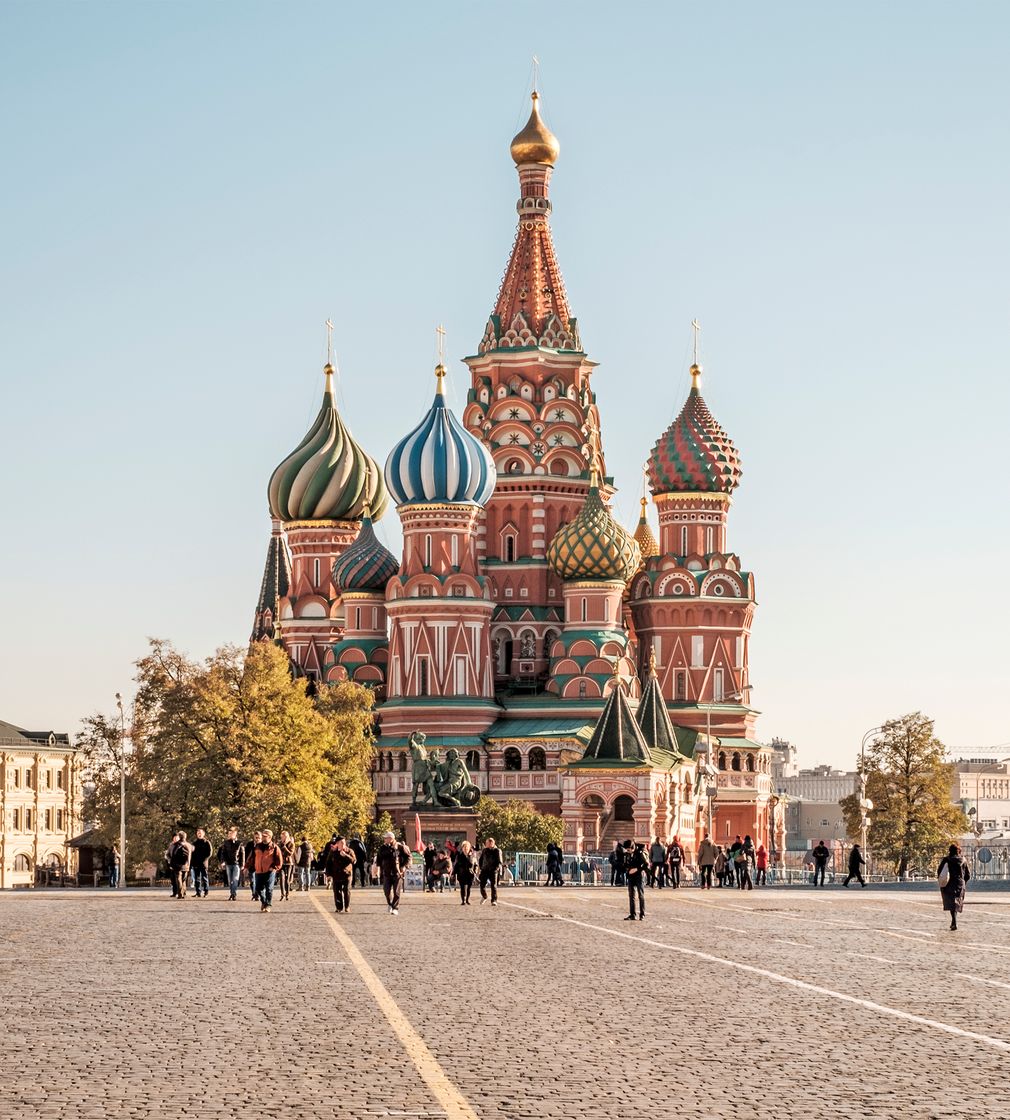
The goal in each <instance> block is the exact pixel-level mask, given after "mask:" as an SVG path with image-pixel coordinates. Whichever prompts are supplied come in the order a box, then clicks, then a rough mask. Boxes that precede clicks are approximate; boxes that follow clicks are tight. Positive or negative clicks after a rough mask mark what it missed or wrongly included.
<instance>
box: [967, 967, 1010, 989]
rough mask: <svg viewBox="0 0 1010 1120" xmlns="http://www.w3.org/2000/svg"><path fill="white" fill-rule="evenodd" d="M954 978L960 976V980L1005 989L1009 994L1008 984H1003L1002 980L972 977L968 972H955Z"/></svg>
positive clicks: (1009, 985) (1009, 986) (1009, 987)
mask: <svg viewBox="0 0 1010 1120" xmlns="http://www.w3.org/2000/svg"><path fill="white" fill-rule="evenodd" d="M954 975H955V976H960V978H961V979H962V980H974V981H975V982H976V983H978V984H991V985H992V986H993V987H994V988H1006V990H1007V991H1008V992H1010V984H1004V983H1003V981H1002V980H987V979H986V978H985V977H984V976H972V975H971V973H969V972H955V973H954Z"/></svg>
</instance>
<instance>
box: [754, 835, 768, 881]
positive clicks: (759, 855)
mask: <svg viewBox="0 0 1010 1120" xmlns="http://www.w3.org/2000/svg"><path fill="white" fill-rule="evenodd" d="M754 886H756V887H767V886H768V850H767V849H766V848H765V846H764V844H758V849H757V851H756V852H755V853H754Z"/></svg>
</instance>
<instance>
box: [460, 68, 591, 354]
mask: <svg viewBox="0 0 1010 1120" xmlns="http://www.w3.org/2000/svg"><path fill="white" fill-rule="evenodd" d="M531 97H532V102H533V107H532V109H531V111H530V117H529V120H528V121H527V122H526V124H525V126H524V127H523V128H522V129H521V131H519V132H518V133H517V134H516V135H515V137H513V139H512V144H511V147H510V149H509V150H510V152H511V154H512V159H513V161H514V162H515V165H516V168H517V170H518V171H519V201H518V202H517V203H516V210H517V211H518V213H519V228H518V229H517V231H516V239H515V243H514V244H513V246H512V255H511V257H510V258H509V262H508V265H507V266H506V268H505V276H504V277H503V279H502V284H501V289H500V291H499V292H498V299H497V301H496V302H495V308H494V311H493V313H492V315H491V318H490V319H489V320H488V325H487V329H486V330H485V332H484V337H483V338H482V339H481V343H480V347H479V348H478V353H480V354H486V353H488V351H491V350H537V349H542V350H567V351H574V352H576V353H581V351H582V344H581V342H580V341H579V332H578V325H577V323H576V321H575V319H574V318H573V317H572V313H571V310H570V308H569V306H568V296H567V294H566V292H565V284H564V281H563V280H562V278H561V269H560V267H559V265H558V260H557V257H556V256H555V253H554V244H553V242H552V240H551V227H550V215H551V200H550V197H549V190H548V188H549V185H550V181H551V174H552V172H553V170H554V165H555V163H556V162H557V159H558V153H559V152H560V150H561V146H560V144H559V143H558V138H557V137H556V136H555V135H554V133H553V132H551V130H550V129H549V128H548V127H547V125H546V124H545V123H544V121H543V118H542V117H541V115H540V94H539V93H538V91H537V90H536V88H534V90H533V92H532V95H531Z"/></svg>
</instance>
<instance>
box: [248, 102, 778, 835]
mask: <svg viewBox="0 0 1010 1120" xmlns="http://www.w3.org/2000/svg"><path fill="white" fill-rule="evenodd" d="M558 154H559V145H558V141H557V139H556V138H555V137H554V135H553V134H552V133H551V131H550V130H549V129H548V128H547V126H546V124H545V123H544V121H543V119H542V117H541V115H540V107H539V98H538V95H537V94H536V93H535V92H534V94H533V105H532V110H531V114H530V118H529V121H528V122H527V124H526V126H525V127H524V128H523V129H522V131H521V132H520V133H519V134H518V135H517V136H516V137H515V138H514V139H513V141H512V145H511V155H512V158H513V161H514V163H515V166H516V170H517V173H518V180H519V199H518V201H517V203H516V210H517V214H518V223H517V227H516V234H515V240H514V242H513V246H512V251H511V253H510V255H509V259H508V263H507V265H506V268H505V273H504V278H503V280H502V283H501V287H500V289H499V292H498V296H497V298H496V300H495V302H494V306H493V310H492V312H491V315H490V316H489V318H488V320H487V322H486V324H485V326H484V329H483V333H482V334H481V336H480V341H479V343H478V345H477V349H476V353H475V354H473V355H471V356H469V357H466V358H464V359H463V361H464V363H465V364H466V366H467V369H468V373H469V381H470V385H469V390H468V394H467V401H466V404H465V406H464V408H463V411H462V415H461V416H460V417H457V416H455V415H454V414H453V412H452V410H451V409H450V408H449V407H448V404H447V402H446V398H445V393H444V378H445V369H444V367H443V366H442V365H441V364H440V365H439V366H438V367H437V369H436V370H435V392H434V397H433V399H432V402H431V404H430V406H429V408H428V410H427V411H426V412H424V414H423V415H422V417H421V419H420V421H419V422H418V423H416V424H415V425H414V427H413V428H411V429H410V430H409V431H408V432H407V434H406V435H405V436H403V437H402V439H400V440H398V441H397V442H396V443H395V445H394V446H393V448H392V450H391V451H390V453H389V455H388V457H387V459H386V462H385V467H384V468H380V466H379V463H378V462H377V460H375V459H374V458H372V457H371V456H370V455H369V454H368V453H367V452H366V451H364V450H363V449H362V448H361V447H360V446H359V445H358V444H357V443H356V442H355V440H354V439H353V437H352V436H351V434H350V431H349V429H348V428H347V426H346V424H345V423H344V421H343V419H342V418H341V417H340V416H339V414H338V412H337V409H336V405H335V402H334V397H333V387H332V369H331V368H330V367H329V366H327V367H326V368H325V370H324V387H323V401H322V405H321V409H320V412H319V415H318V416H317V418H316V421H315V423H314V424H313V426H312V428H311V429H310V431H309V432H308V434H307V435H306V436H305V437H304V439H302V441H301V442H300V443H299V444H298V446H297V447H296V448H295V450H294V451H293V452H292V453H291V454H290V455H288V456H287V457H286V458H285V459H284V460H282V462H281V463H280V465H279V466H278V467H277V469H276V470H275V471H274V473H273V476H272V477H271V479H270V483H269V487H268V502H269V508H270V515H271V518H272V522H273V530H272V534H271V539H270V545H269V549H268V556H267V564H266V570H265V573H264V579H263V585H262V590H261V594H260V599H259V602H258V604H257V609H256V618H255V624H254V629H253V638H254V639H261V640H279V641H281V642H282V643H283V644H284V646H285V648H286V649H287V651H288V653H289V655H290V657H291V659H292V662H293V665H294V666H295V668H296V671H297V672H300V673H304V674H305V675H307V676H309V677H312V678H314V679H316V680H318V681H321V682H332V681H337V680H343V679H350V680H355V681H359V682H361V683H363V684H366V685H368V686H369V687H371V688H374V689H375V690H376V692H377V696H378V698H379V701H380V702H379V705H378V709H377V748H376V754H375V765H374V773H373V781H374V788H375V792H376V800H377V805H378V807H379V808H380V809H388V810H389V811H390V812H391V813H392V814H393V815H394V816H396V817H399V818H403V817H404V816H405V815H406V814H407V813H408V812H409V806H410V795H411V775H410V759H409V757H408V753H407V744H408V737H409V735H410V732H411V731H412V730H414V729H415V728H417V729H420V730H422V731H424V732H425V733H426V735H427V745H428V746H429V747H430V748H436V749H439V750H442V751H445V750H448V749H450V748H454V749H456V750H458V751H459V752H460V753H461V754H462V755H464V757H465V758H466V760H467V764H468V767H469V769H470V771H471V774H472V776H473V778H474V781H475V782H476V784H477V785H478V786H479V787H480V789H481V791H482V792H483V793H484V794H486V795H488V796H491V797H496V798H507V797H516V796H519V797H522V798H524V799H526V800H529V801H531V802H533V803H534V804H535V805H537V806H538V807H539V808H540V809H542V810H543V811H545V812H550V813H555V814H560V815H562V816H563V817H564V820H565V828H566V833H565V846H566V848H567V849H568V850H569V851H572V852H575V851H587V850H590V849H605V848H607V847H608V846H610V845H611V844H612V842H613V840H614V839H615V838H622V837H623V836H624V835H625V834H627V833H629V830H631V829H634V830H635V831H636V833H640V834H642V835H644V834H645V833H646V832H648V833H650V834H652V835H662V836H663V837H664V839H666V838H668V837H671V836H673V835H677V836H679V837H680V838H681V840H682V841H683V842H684V843H685V845H686V846H687V847H688V849H689V850H693V849H694V847H695V845H696V843H697V841H698V839H700V836H701V833H702V832H703V831H704V830H705V829H707V828H711V830H712V831H713V832H714V833H715V835H716V836H717V837H718V838H719V839H720V840H722V839H724V838H725V837H726V836H730V837H732V835H735V834H736V833H737V832H739V833H740V834H745V833H750V834H751V835H752V836H756V837H758V838H760V839H762V840H764V842H765V843H766V844H767V843H768V842H769V815H768V814H769V798H770V796H771V792H772V784H771V778H770V759H769V753H768V750H767V748H765V747H763V746H762V745H761V744H760V743H759V742H758V741H757V740H756V739H755V738H754V721H755V718H756V714H757V713H756V712H755V711H754V709H753V708H752V707H751V706H750V681H749V676H748V663H749V649H750V633H751V625H752V622H753V616H754V608H755V586H754V577H753V575H752V574H751V573H750V572H748V571H747V570H746V569H745V568H744V566H743V564H742V562H741V560H740V558H739V556H738V555H737V554H736V553H734V552H733V551H732V549H731V547H730V543H729V539H728V522H729V512H730V508H731V505H732V498H733V492H734V491H735V489H736V487H737V485H738V484H739V481H740V476H741V470H740V460H739V456H738V454H737V451H736V448H735V447H734V445H733V443H732V442H731V441H730V439H729V437H728V436H727V435H726V433H725V432H724V431H723V429H722V428H721V427H720V426H719V424H718V423H717V422H716V420H715V418H714V417H713V415H712V413H711V412H710V410H709V408H708V406H707V404H706V402H705V400H704V398H703V397H702V395H701V369H700V367H699V366H698V365H697V364H695V365H694V366H693V367H692V370H691V375H692V387H691V390H690V394H689V396H688V399H687V401H686V402H685V403H684V406H683V408H682V410H681V412H680V414H679V415H678V417H677V418H676V420H675V421H674V422H673V424H671V425H670V427H669V428H668V429H667V430H666V431H665V432H662V433H660V434H659V436H658V438H657V439H656V441H655V445H654V447H653V449H652V452H651V454H650V455H649V461H648V482H649V488H650V491H651V496H652V499H653V502H654V503H655V506H656V511H657V515H658V528H659V532H658V539H657V537H656V535H655V534H653V532H652V529H651V528H650V526H649V519H648V510H647V505H648V502H647V500H646V499H645V498H643V500H642V510H641V517H640V519H639V523H638V525H637V527H636V528H635V529H634V531H633V532H631V531H629V530H627V529H625V528H624V527H623V526H622V525H620V524H619V523H618V522H617V520H616V519H615V518H614V516H613V513H612V511H611V509H610V506H609V501H610V498H611V496H612V494H613V493H614V479H613V477H612V476H610V475H609V474H608V473H607V466H606V459H605V455H604V449H603V448H604V441H603V430H602V420H601V416H600V412H599V409H598V407H597V399H596V393H595V391H594V389H593V386H592V379H593V376H594V370H595V367H596V363H594V362H593V361H592V360H591V359H590V358H589V356H588V355H587V354H586V352H585V351H584V350H583V348H582V342H581V336H580V330H579V325H578V321H577V319H576V317H575V316H574V314H573V312H572V309H571V306H570V303H569V298H568V294H567V292H566V289H565V285H564V282H563V280H562V276H561V270H560V267H559V265H558V261H557V257H556V254H555V251H554V246H553V241H552V235H551V217H552V203H551V197H550V183H551V177H552V175H553V173H554V168H555V165H556V163H557V159H558ZM387 411H388V409H387ZM643 452H644V449H643ZM390 507H393V508H395V511H396V515H397V517H398V518H399V520H400V523H401V526H402V529H403V551H402V555H401V556H400V557H395V556H393V555H392V554H391V553H390V552H389V551H388V550H387V549H386V548H385V547H384V546H383V545H382V544H381V543H380V541H379V540H378V538H377V537H376V535H375V532H374V523H375V522H376V521H377V520H378V519H379V518H381V517H382V516H383V515H384V514H385V513H386V512H387V511H388V510H389V508H390ZM629 721H630V722H629ZM604 725H606V726H608V727H610V728H611V731H612V730H613V728H618V729H621V734H620V736H619V741H620V742H622V743H623V742H627V743H629V744H632V745H630V746H629V751H630V752H631V753H630V754H629V755H628V756H627V757H625V756H623V755H621V753H620V751H618V752H617V755H615V754H614V750H615V749H616V748H615V747H614V744H613V742H612V741H611V736H610V734H609V733H607V734H605V733H604V731H603V730H601V728H602V727H604ZM636 728H637V733H636V732H634V729H636ZM601 737H602V746H601ZM632 740H634V743H632ZM639 740H641V741H640V742H639ZM632 763H634V765H632ZM629 798H630V802H629V800H628V799H629Z"/></svg>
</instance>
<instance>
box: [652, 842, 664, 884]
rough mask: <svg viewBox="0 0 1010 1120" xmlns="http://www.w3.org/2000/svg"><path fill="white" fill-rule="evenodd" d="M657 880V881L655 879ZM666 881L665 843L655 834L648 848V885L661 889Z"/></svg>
mask: <svg viewBox="0 0 1010 1120" xmlns="http://www.w3.org/2000/svg"><path fill="white" fill-rule="evenodd" d="M657 880H658V881H657ZM665 882H666V845H665V844H664V843H663V841H662V840H660V838H659V837H658V836H657V837H656V839H655V840H653V842H652V847H651V848H650V849H649V886H650V887H659V889H660V890H662V889H663V884H664V883H665Z"/></svg>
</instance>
